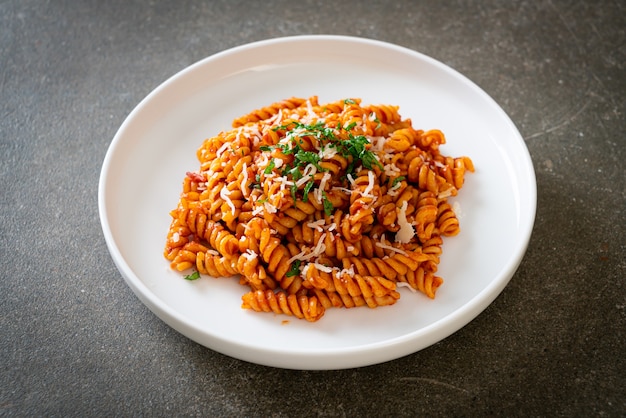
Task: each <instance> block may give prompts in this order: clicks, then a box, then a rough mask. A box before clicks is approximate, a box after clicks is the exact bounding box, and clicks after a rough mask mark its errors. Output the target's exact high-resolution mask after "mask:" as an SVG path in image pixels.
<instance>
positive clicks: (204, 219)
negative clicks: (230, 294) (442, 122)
mask: <svg viewBox="0 0 626 418" xmlns="http://www.w3.org/2000/svg"><path fill="white" fill-rule="evenodd" d="M444 143H445V136H444V134H443V133H442V132H441V131H439V130H429V131H423V130H420V129H415V128H413V126H412V122H411V120H410V119H403V118H402V117H401V116H400V113H399V112H398V106H393V105H362V104H361V100H360V99H345V100H339V101H335V102H331V103H326V104H319V103H318V98H317V97H316V96H313V97H310V98H308V99H303V98H291V99H286V100H283V101H280V102H276V103H274V104H272V105H270V106H267V107H264V108H261V109H258V110H255V111H253V112H250V113H249V114H247V115H244V116H242V117H240V118H237V119H235V120H234V121H233V124H232V129H230V130H228V131H223V132H220V133H219V134H217V135H215V136H213V137H211V138H208V139H206V140H205V141H204V143H203V144H202V146H201V147H200V148H199V149H198V151H197V158H198V160H199V162H200V167H199V169H198V170H197V171H193V172H188V173H187V175H186V176H185V177H184V180H183V186H182V193H181V195H180V199H179V202H178V206H177V207H176V208H175V209H174V210H172V211H171V212H170V215H171V218H172V221H171V224H170V228H169V231H168V234H167V239H166V244H165V249H164V256H165V258H166V259H167V260H169V261H170V265H171V267H172V268H173V269H175V270H178V271H181V272H183V271H189V270H193V271H195V273H193V274H192V275H189V276H187V278H189V279H192V278H197V277H199V275H208V276H213V277H231V276H239V282H240V283H241V284H242V285H244V286H246V287H247V288H248V290H247V292H245V293H244V295H243V296H242V307H243V308H245V309H250V310H253V311H257V312H273V313H276V314H285V315H291V316H294V317H296V318H302V319H305V320H307V321H317V320H319V319H320V318H321V317H322V316H323V315H324V313H325V310H326V309H330V308H338V307H345V308H352V307H358V306H368V307H370V308H375V307H378V306H386V305H392V304H394V303H396V301H397V300H398V299H399V297H400V294H399V293H398V287H401V286H408V287H410V288H412V289H413V290H414V291H416V292H421V293H423V294H425V295H426V296H428V297H429V298H434V297H435V293H436V291H437V288H438V287H439V286H441V284H442V283H443V279H442V278H441V277H438V276H437V275H436V272H437V267H438V264H439V259H440V256H441V253H442V245H443V239H442V237H444V236H454V235H457V234H458V233H459V231H460V226H459V220H458V218H457V216H456V214H455V212H454V210H453V206H452V205H450V203H448V198H449V197H452V196H455V195H457V193H458V190H459V189H460V188H461V187H462V186H463V182H464V176H465V173H466V172H468V171H470V172H473V171H474V166H473V163H472V160H471V159H470V158H469V157H456V158H455V157H449V156H444V155H442V154H441V153H440V152H439V146H440V145H442V144H444Z"/></svg>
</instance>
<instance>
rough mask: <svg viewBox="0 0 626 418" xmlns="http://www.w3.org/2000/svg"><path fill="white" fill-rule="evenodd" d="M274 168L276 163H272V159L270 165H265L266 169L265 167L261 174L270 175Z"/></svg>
mask: <svg viewBox="0 0 626 418" xmlns="http://www.w3.org/2000/svg"><path fill="white" fill-rule="evenodd" d="M274 167H276V163H275V162H274V159H273V158H272V159H271V160H270V163H269V164H268V165H267V167H265V170H263V172H264V173H265V174H270V173H271V172H272V170H273V169H274Z"/></svg>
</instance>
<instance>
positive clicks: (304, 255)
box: [288, 232, 326, 264]
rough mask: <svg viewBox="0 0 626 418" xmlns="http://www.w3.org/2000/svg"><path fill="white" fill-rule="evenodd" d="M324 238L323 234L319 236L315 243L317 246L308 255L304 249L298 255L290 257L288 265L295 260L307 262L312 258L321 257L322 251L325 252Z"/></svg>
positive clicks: (324, 234)
mask: <svg viewBox="0 0 626 418" xmlns="http://www.w3.org/2000/svg"><path fill="white" fill-rule="evenodd" d="M325 238H326V233H325V232H324V233H323V234H322V235H320V239H319V241H317V245H316V246H315V248H314V249H313V250H312V251H311V252H310V253H308V254H307V250H308V249H307V248H304V249H303V250H302V251H301V252H300V253H298V254H296V255H294V256H293V257H291V258H290V259H289V261H288V263H289V264H291V263H292V262H293V261H295V260H300V261H308V260H310V259H311V258H313V257H319V256H320V255H322V254H323V253H324V251H326V244H324V239H325Z"/></svg>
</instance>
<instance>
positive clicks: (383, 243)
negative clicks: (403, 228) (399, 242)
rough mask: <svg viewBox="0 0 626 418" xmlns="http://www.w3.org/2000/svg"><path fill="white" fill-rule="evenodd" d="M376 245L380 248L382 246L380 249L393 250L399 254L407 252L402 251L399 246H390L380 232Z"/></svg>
mask: <svg viewBox="0 0 626 418" xmlns="http://www.w3.org/2000/svg"><path fill="white" fill-rule="evenodd" d="M376 246H377V247H380V248H382V249H384V250H389V251H395V252H397V253H400V254H402V255H407V254H406V251H404V250H403V249H401V248H396V247H394V246H392V245H389V244H387V243H386V242H385V234H382V235H381V236H380V241H376Z"/></svg>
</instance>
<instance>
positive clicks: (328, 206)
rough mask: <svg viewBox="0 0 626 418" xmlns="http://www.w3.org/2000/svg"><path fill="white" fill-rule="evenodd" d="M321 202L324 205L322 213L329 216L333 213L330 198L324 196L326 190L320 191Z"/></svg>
mask: <svg viewBox="0 0 626 418" xmlns="http://www.w3.org/2000/svg"><path fill="white" fill-rule="evenodd" d="M322 203H323V205H324V213H325V214H326V216H330V215H332V214H333V209H334V207H333V204H332V202H331V201H330V200H328V197H326V192H325V191H322Z"/></svg>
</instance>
